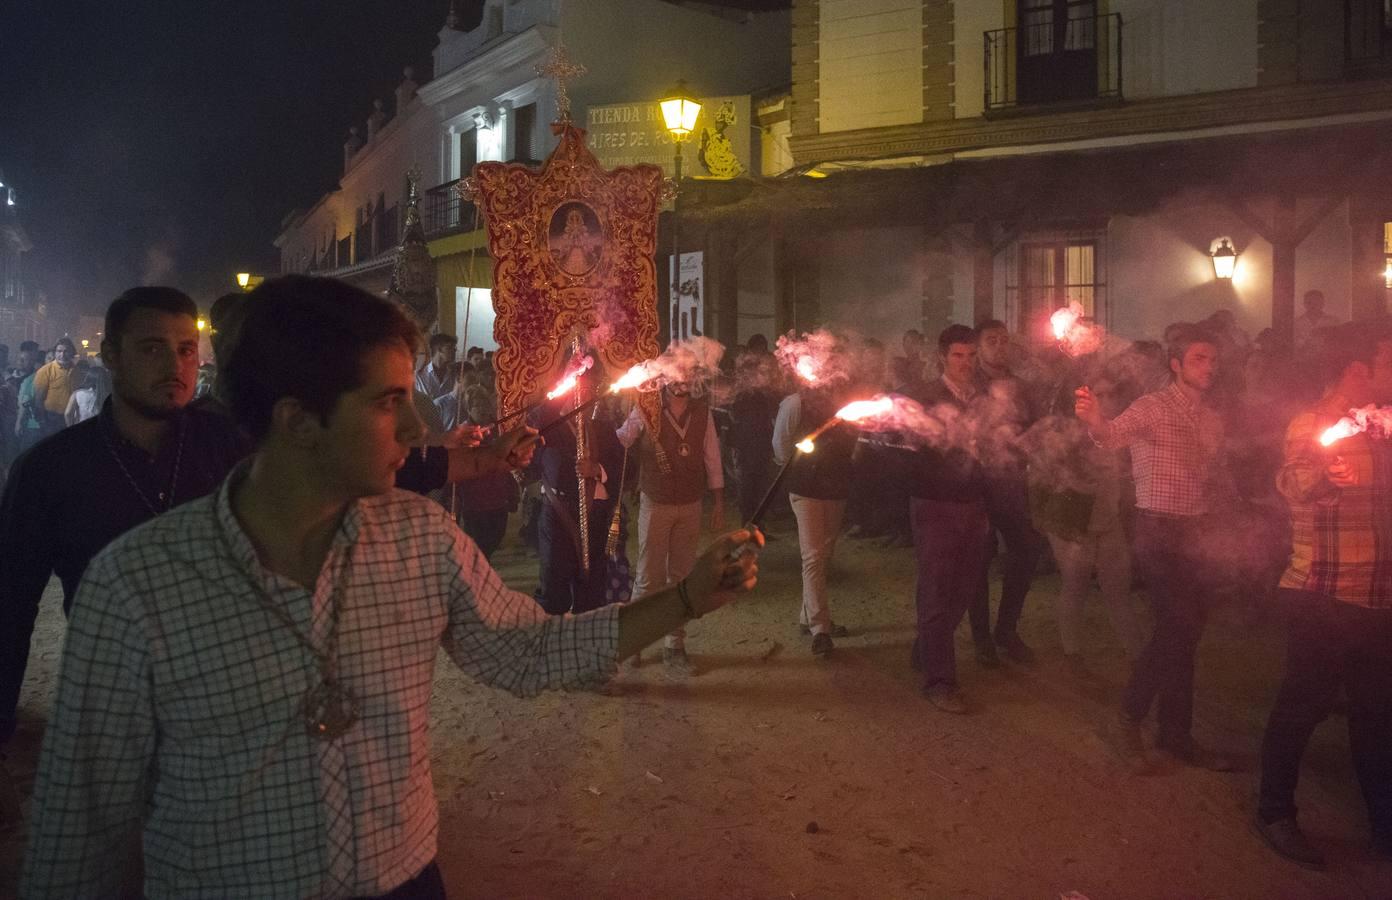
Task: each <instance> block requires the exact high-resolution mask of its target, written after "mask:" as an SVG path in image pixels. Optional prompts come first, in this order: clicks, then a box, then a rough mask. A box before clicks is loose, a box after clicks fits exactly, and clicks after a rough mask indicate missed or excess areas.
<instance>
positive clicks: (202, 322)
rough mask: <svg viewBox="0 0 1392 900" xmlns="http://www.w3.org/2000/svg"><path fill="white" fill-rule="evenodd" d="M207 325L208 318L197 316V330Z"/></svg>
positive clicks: (205, 327)
mask: <svg viewBox="0 0 1392 900" xmlns="http://www.w3.org/2000/svg"><path fill="white" fill-rule="evenodd" d="M207 327H208V320H207V319H205V318H203V317H202V316H199V317H198V330H199V331H204V330H206V329H207ZM83 343H84V344H86V343H87V342H86V341H83Z"/></svg>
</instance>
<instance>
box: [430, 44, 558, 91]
mask: <svg viewBox="0 0 1392 900" xmlns="http://www.w3.org/2000/svg"><path fill="white" fill-rule="evenodd" d="M554 32H555V29H553V28H551V27H550V26H549V25H533V26H532V27H531V28H528V29H527V30H526V31H524V32H522V33H521V34H516V35H513V36H512V37H510V38H508V39H507V40H505V41H503V42H501V43H499V44H498V45H497V46H495V47H490V48H488V49H487V50H484V51H483V52H482V53H480V54H479V55H478V56H475V57H474V58H473V59H470V60H469V61H468V62H465V63H461V64H460V65H458V66H455V67H454V68H453V69H450V70H449V71H448V72H446V73H444V74H443V75H441V76H439V77H438V78H435V79H433V80H432V81H429V82H427V83H425V84H423V85H421V87H420V88H419V89H418V90H417V91H416V95H417V96H418V97H420V98H421V100H423V101H424V102H425V103H426V104H427V105H429V106H434V105H436V104H438V103H441V102H443V101H445V100H448V99H449V98H450V97H452V96H454V95H456V94H459V93H461V92H464V91H467V90H469V89H471V88H474V87H481V86H490V87H491V86H495V82H494V79H496V78H497V74H498V72H500V71H503V70H505V69H509V68H511V67H513V66H516V65H520V64H522V63H526V62H528V61H533V60H540V59H541V58H542V57H543V56H544V55H545V54H546V52H547V51H548V50H549V49H551V43H552V38H553V34H554Z"/></svg>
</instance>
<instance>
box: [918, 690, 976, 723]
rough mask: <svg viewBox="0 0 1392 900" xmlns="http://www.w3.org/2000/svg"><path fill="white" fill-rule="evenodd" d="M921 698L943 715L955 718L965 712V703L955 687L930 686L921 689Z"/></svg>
mask: <svg viewBox="0 0 1392 900" xmlns="http://www.w3.org/2000/svg"><path fill="white" fill-rule="evenodd" d="M923 696H924V697H926V698H927V699H928V702H929V703H931V704H933V705H934V706H936V707H937V708H938V709H940V710H942V711H943V712H945V713H952V714H953V715H955V716H960V715H964V714H965V713H966V711H967V701H966V700H965V699H964V698H963V697H962V692H961V691H959V690H957V687H956V686H955V685H951V684H934V685H930V686H928V687H926V688H924V689H923Z"/></svg>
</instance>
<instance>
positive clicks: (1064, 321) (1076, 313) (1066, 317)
mask: <svg viewBox="0 0 1392 900" xmlns="http://www.w3.org/2000/svg"><path fill="white" fill-rule="evenodd" d="M1082 317H1083V307H1082V304H1080V303H1078V302H1077V301H1076V300H1075V301H1073V302H1072V303H1069V304H1068V305H1067V306H1064V307H1060V308H1059V309H1056V310H1054V314H1053V315H1052V316H1050V317H1049V324H1050V325H1051V326H1053V329H1054V340H1056V341H1061V340H1063V339H1064V338H1066V337H1068V335H1069V332H1071V331H1072V330H1073V328H1074V326H1076V325H1077V324H1078V320H1079V319H1081V318H1082Z"/></svg>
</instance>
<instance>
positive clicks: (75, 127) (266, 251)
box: [0, 0, 789, 314]
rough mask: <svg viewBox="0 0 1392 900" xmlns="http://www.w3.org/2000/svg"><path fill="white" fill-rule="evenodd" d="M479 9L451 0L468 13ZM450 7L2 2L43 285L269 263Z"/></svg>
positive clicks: (151, 279) (206, 290)
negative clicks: (291, 220) (291, 217)
mask: <svg viewBox="0 0 1392 900" xmlns="http://www.w3.org/2000/svg"><path fill="white" fill-rule="evenodd" d="M571 2H582V0H571ZM654 2H656V0H654ZM717 2H720V3H723V4H724V5H727V6H731V7H742V8H745V9H771V8H779V7H786V6H787V5H788V3H789V0H717ZM482 8H483V0H459V2H458V11H459V14H460V19H461V23H462V24H463V25H464V26H465V27H471V26H472V25H474V24H476V23H477V22H478V20H479V18H480V17H481V11H482ZM448 10H449V0H334V2H325V0H234V2H214V0H121V2H111V0H102V2H95V0H0V171H3V172H4V175H5V180H6V182H7V183H9V184H11V185H13V186H14V187H15V188H16V190H17V192H18V203H19V211H20V220H21V222H22V223H23V224H24V226H25V228H26V229H27V231H28V232H29V235H30V238H31V240H32V241H33V243H34V250H33V252H32V253H30V254H29V255H28V257H27V260H28V265H29V268H30V271H31V272H32V273H33V274H34V275H35V276H36V278H37V280H38V282H39V287H40V289H42V290H44V291H46V292H47V293H48V294H49V297H50V300H51V301H53V303H54V304H55V306H56V307H57V310H56V311H57V312H59V313H60V314H61V313H62V311H63V310H64V309H67V310H71V311H72V312H74V313H83V312H86V313H90V314H99V313H100V312H101V311H102V310H104V309H105V308H106V305H107V304H108V303H109V302H110V301H111V299H112V298H114V297H115V296H116V295H117V294H119V293H120V292H121V291H123V290H125V289H126V288H128V287H131V286H133V285H136V284H150V283H158V284H172V285H174V286H176V287H179V288H181V289H183V290H185V291H187V292H188V293H189V294H191V295H192V296H193V297H194V299H195V300H198V301H199V302H200V304H205V305H206V304H207V303H209V302H211V300H212V299H214V298H215V297H217V296H218V295H219V294H222V293H225V292H226V291H228V290H232V289H233V288H234V287H235V283H234V280H233V278H234V275H235V273H236V272H238V271H248V270H249V271H253V272H260V273H270V272H274V271H275V270H276V266H277V263H276V253H275V248H274V246H272V244H271V241H272V240H273V239H274V238H275V236H276V234H277V232H278V231H279V224H280V222H281V220H282V218H283V217H284V216H285V215H286V213H288V212H290V211H291V210H293V209H295V208H297V207H301V208H302V207H308V206H309V205H311V204H313V203H314V202H315V201H316V200H317V199H318V198H319V197H320V196H322V195H323V194H324V193H326V192H327V191H331V190H333V189H334V187H335V185H336V183H337V181H338V177H339V175H341V174H342V167H343V141H344V139H345V138H346V137H347V134H348V127H349V126H350V125H353V124H357V125H359V127H360V128H364V129H365V126H364V124H363V123H364V122H365V120H366V118H367V114H368V112H370V111H371V108H372V100H373V98H374V97H381V98H382V99H383V100H384V101H386V102H387V104H388V109H389V110H390V108H391V96H392V91H393V90H394V89H395V88H396V86H397V84H399V83H400V81H401V70H402V68H403V67H404V66H405V65H407V64H414V65H415V66H416V68H417V73H418V74H417V80H419V81H424V80H425V78H424V75H425V73H426V72H428V66H429V61H430V51H431V49H432V48H434V46H435V43H436V35H437V34H438V32H439V30H440V28H441V27H443V25H444V21H445V16H446V14H447V12H448ZM365 133H366V132H365V130H364V134H365Z"/></svg>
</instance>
